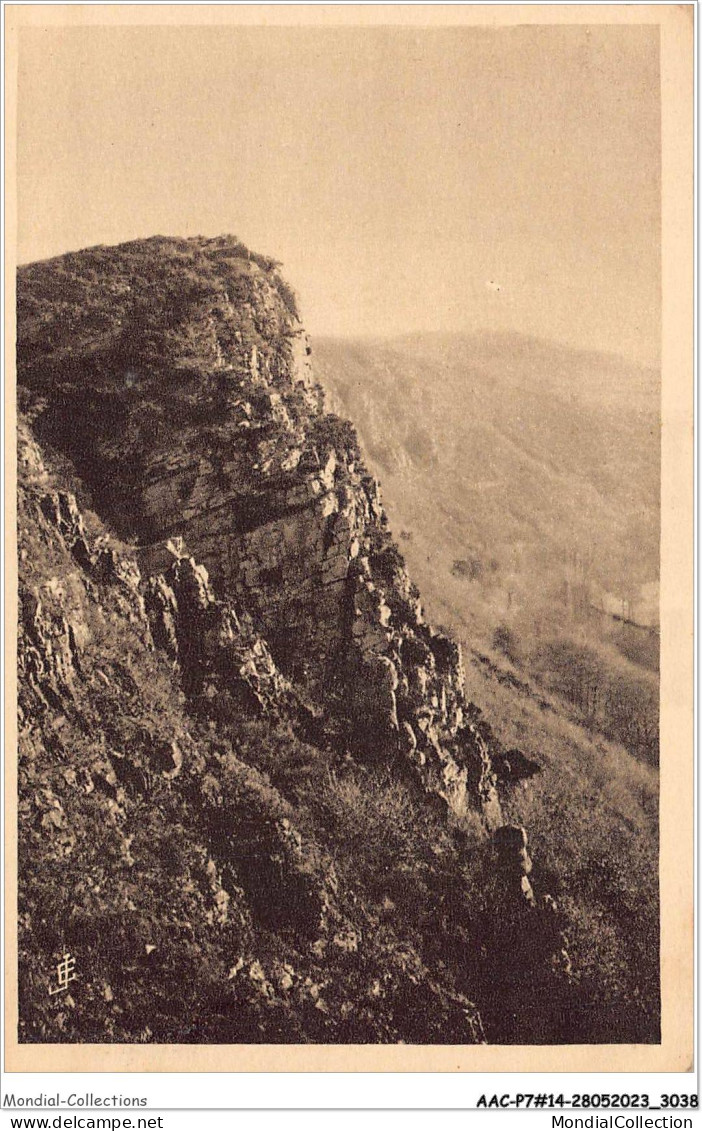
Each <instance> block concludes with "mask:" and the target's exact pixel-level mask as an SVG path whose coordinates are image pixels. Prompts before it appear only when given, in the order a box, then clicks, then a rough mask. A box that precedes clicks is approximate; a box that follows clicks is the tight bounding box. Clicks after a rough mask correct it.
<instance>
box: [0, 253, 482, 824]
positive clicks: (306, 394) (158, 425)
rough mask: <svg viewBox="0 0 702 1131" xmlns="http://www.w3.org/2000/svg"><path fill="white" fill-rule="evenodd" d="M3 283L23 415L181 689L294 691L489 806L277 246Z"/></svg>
mask: <svg viewBox="0 0 702 1131" xmlns="http://www.w3.org/2000/svg"><path fill="white" fill-rule="evenodd" d="M18 288H19V309H20V332H19V336H18V370H19V379H20V382H21V384H22V386H23V388H24V390H25V393H24V395H25V396H26V397H27V398H28V399H29V400H30V401H31V403H32V405H33V411H34V415H35V429H36V431H37V434H38V435H39V436H40V437H41V438H43V439H44V440H46V441H48V442H50V443H51V444H53V445H54V446H56V447H58V448H59V449H61V450H62V451H63V452H64V453H66V454H67V455H68V456H69V457H70V458H71V459H72V460H73V461H74V462H75V465H76V466H77V468H78V471H79V472H80V474H81V475H82V476H83V478H84V479H85V481H86V482H87V483H88V485H89V486H90V488H91V490H92V492H93V496H94V499H95V502H96V505H97V507H98V509H99V510H100V512H101V513H102V514H103V515H104V516H105V517H106V518H107V519H108V520H109V521H110V522H111V523H113V524H114V525H115V526H116V528H117V529H118V531H119V532H120V534H122V535H123V536H124V537H128V538H129V539H130V540H132V541H134V542H136V543H138V546H137V556H138V558H139V560H140V561H141V562H142V568H143V569H144V570H145V573H146V574H147V575H148V576H149V577H150V580H149V582H148V584H147V586H146V589H145V590H144V594H143V599H144V601H145V603H146V608H147V609H148V612H149V616H150V620H151V626H152V632H153V635H154V639H156V640H157V641H158V643H159V645H161V646H163V647H164V648H166V650H167V651H168V652H169V654H170V655H171V657H172V659H173V661H174V662H177V663H178V665H179V667H180V670H181V672H182V676H183V686H184V689H185V690H186V693H187V694H189V695H193V696H196V697H198V698H200V699H201V700H206V699H207V698H208V697H209V699H210V701H211V702H212V703H213V704H214V703H215V701H216V702H217V703H218V704H219V705H220V706H221V705H222V704H223V703H224V702H225V701H226V702H227V703H228V702H229V700H226V697H227V696H228V697H229V699H231V701H232V702H234V703H236V702H237V701H238V700H239V699H240V698H241V696H242V695H253V697H254V698H255V699H257V700H258V701H259V702H260V705H262V706H263V705H266V704H267V705H268V706H269V707H272V705H273V703H274V701H275V700H276V699H279V700H280V699H282V700H283V701H285V702H286V704H289V703H290V702H291V701H292V699H294V698H296V697H297V700H298V701H304V703H305V704H306V707H305V709H306V710H307V711H308V712H310V713H311V716H312V717H314V716H315V715H316V716H317V717H321V716H323V717H325V718H327V719H328V720H330V721H333V725H334V727H335V734H336V735H337V736H339V735H340V736H341V738H342V741H343V742H344V744H345V745H346V746H347V747H348V749H349V750H350V752H351V753H352V755H353V756H355V757H357V758H360V759H361V760H363V759H371V760H376V761H377V760H382V761H385V762H387V763H388V764H394V765H398V766H404V767H406V770H407V773H408V774H411V775H412V776H413V778H414V779H415V780H416V781H417V782H418V783H420V784H421V786H422V787H423V789H425V790H426V791H427V792H429V793H432V794H435V795H437V796H439V797H441V798H442V799H443V800H444V801H445V802H446V803H447V804H448V805H449V806H450V808H451V809H452V810H453V811H454V812H455V813H457V814H461V813H463V812H465V810H466V808H467V807H468V806H470V805H473V806H478V807H480V808H481V809H482V811H483V812H484V813H485V816H486V820H487V821H488V823H489V824H490V825H492V826H494V825H496V824H498V823H499V821H500V819H501V818H500V812H499V802H498V799H497V793H496V779H495V775H494V772H493V770H492V766H491V761H490V751H489V749H488V747H487V746H486V744H485V743H484V742H483V741H482V739H481V737H480V734H479V733H478V732H477V731H476V730H475V728H474V727H473V725H472V723H471V721H470V720H469V719H467V718H466V710H465V707H466V705H465V702H464V697H463V668H462V661H461V655H460V649H459V648H458V646H457V645H456V644H454V643H453V642H452V641H450V640H448V639H447V638H446V637H445V636H443V635H441V634H440V633H437V632H436V631H434V630H433V629H432V628H431V627H430V626H429V625H427V624H426V622H425V620H424V617H423V614H422V609H421V606H420V602H419V596H418V594H417V592H416V590H415V588H414V587H413V585H412V583H411V581H410V579H409V577H408V576H407V573H406V570H405V568H404V563H403V561H402V558H401V556H400V554H399V552H398V550H397V548H396V546H395V544H394V542H393V541H392V538H391V536H390V534H389V531H388V528H387V519H386V516H385V513H384V510H383V506H382V502H381V499H380V494H379V489H378V485H377V483H376V482H375V480H374V479H373V478H372V477H371V476H370V475H369V474H368V473H367V471H366V469H365V467H364V465H363V462H362V460H361V456H360V453H359V450H358V445H357V441H356V436H355V433H354V432H353V429H352V428H351V426H350V425H348V424H347V423H346V422H344V421H342V420H340V419H339V418H338V417H335V416H333V415H330V414H327V413H325V411H324V408H323V398H322V393H321V390H320V388H319V387H318V386H316V385H315V383H314V381H313V377H312V370H311V366H310V356H309V355H310V349H309V345H308V344H307V339H306V337H305V334H304V331H303V329H302V326H301V324H300V322H299V320H298V317H297V312H296V309H295V305H294V300H293V299H292V296H291V294H290V292H289V290H288V289H287V287H286V286H285V284H284V283H283V281H282V279H281V277H280V275H279V273H278V269H277V266H276V265H275V264H273V263H272V262H271V261H268V260H264V259H261V258H260V257H255V256H251V254H250V253H248V252H247V251H246V249H242V247H241V245H239V244H237V243H236V241H233V240H231V239H228V238H221V239H216V240H165V239H158V240H152V241H150V240H147V241H139V242H136V243H134V244H126V245H122V246H121V247H119V248H115V249H100V248H99V249H93V250H92V251H87V252H81V253H77V254H75V255H71V256H64V257H63V258H62V259H61V260H58V261H51V262H49V263H46V264H35V265H33V266H32V267H29V268H23V269H21V271H20V273H19V283H18ZM62 290H63V293H70V294H71V295H72V296H73V302H72V304H71V305H69V306H68V309H67V304H66V303H65V302H61V301H59V298H58V296H59V294H60V293H61V291H62ZM77 420H79V421H80V427H79V428H76V421H77ZM57 505H58V506H59V507H60V506H63V507H64V508H65V506H66V504H65V502H63V503H61V502H60V501H59V503H58V504H57ZM66 521H68V522H69V523H70V516H68V517H67V519H66ZM179 540H180V541H179ZM75 552H76V553H80V554H83V555H84V554H85V552H86V551H85V550H84V549H83V548H82V543H81V535H80V534H76V551H75ZM102 568H107V563H104V564H103V567H102ZM222 696H224V697H225V698H224V699H223V698H222Z"/></svg>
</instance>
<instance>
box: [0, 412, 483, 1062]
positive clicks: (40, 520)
mask: <svg viewBox="0 0 702 1131" xmlns="http://www.w3.org/2000/svg"><path fill="white" fill-rule="evenodd" d="M19 468H20V490H19V499H18V536H19V572H20V618H19V639H18V676H19V679H18V684H19V707H20V711H19V781H18V785H19V795H18V800H19V827H18V833H19V921H18V922H19V936H18V946H19V969H18V975H19V985H20V1023H19V1038H20V1040H22V1041H39V1042H50V1043H56V1042H65V1041H81V1042H84V1041H92V1042H115V1041H116V1042H121V1041H128V1042H138V1043H146V1042H160V1043H168V1042H172V1041H174V1040H176V1041H178V1042H183V1041H184V1042H186V1043H187V1042H188V1041H193V1040H195V1041H197V1042H198V1043H200V1042H202V1041H204V1042H214V1043H238V1042H241V1041H248V1042H264V1043H271V1042H276V1041H310V1040H316V1041H320V1042H326V1043H329V1042H344V1043H345V1042H348V1041H359V1042H369V1041H372V1042H378V1041H393V1042H395V1041H398V1040H409V1039H412V1038H413V1037H414V1036H416V1035H417V1034H418V1033H419V1035H421V1036H422V1037H428V1039H432V1040H439V1039H449V1040H454V1041H457V1042H459V1043H466V1042H467V1043H474V1042H481V1041H484V1039H485V1036H484V1033H483V1029H482V1023H481V1020H480V1016H479V1013H478V1010H477V1008H476V1007H475V1005H474V1004H473V1002H472V1000H471V999H470V998H469V997H467V996H466V995H465V994H464V993H462V992H461V990H460V989H459V988H457V987H456V985H455V980H454V979H453V978H452V977H450V976H448V977H447V976H446V974H442V975H441V976H440V977H438V978H437V977H434V976H433V975H432V974H431V972H430V970H429V969H428V967H427V966H426V964H425V963H424V962H423V961H422V958H421V955H420V953H419V952H418V949H417V947H416V945H415V944H414V943H409V942H407V941H405V939H404V937H403V936H402V935H401V934H399V935H398V933H397V932H396V931H395V929H393V926H392V925H391V924H384V925H383V926H382V928H380V927H379V923H378V917H377V914H376V913H375V911H374V909H373V906H372V904H371V903H367V902H366V900H365V899H361V898H359V895H358V894H357V890H356V889H357V885H354V887H352V888H351V887H350V885H349V883H348V878H347V876H345V875H340V874H339V873H338V870H337V867H336V864H335V863H334V862H333V861H332V859H331V857H330V855H329V852H328V851H327V850H326V848H325V847H324V844H323V843H320V842H319V841H320V840H322V841H323V839H324V838H323V837H320V835H319V833H320V830H316V829H315V828H314V827H313V824H312V822H311V820H310V818H309V816H308V815H307V814H306V813H305V810H304V807H298V810H297V811H296V810H295V809H294V808H293V806H292V805H291V804H290V802H289V801H288V800H286V798H285V797H283V795H282V794H281V793H280V792H279V791H278V789H276V788H275V786H273V785H272V783H271V781H270V780H269V778H268V777H267V775H266V774H264V773H262V772H260V771H259V770H257V769H256V767H255V766H254V765H252V764H251V763H250V762H246V761H244V760H243V759H242V757H240V756H239V754H238V753H237V752H236V750H235V749H234V746H233V743H232V738H236V742H237V745H238V747H241V749H242V751H243V752H247V748H246V743H247V742H251V743H252V744H253V746H254V748H255V750H256V752H257V753H258V754H259V755H260V753H261V751H262V750H265V749H268V750H271V751H275V753H276V754H277V753H278V752H279V750H281V751H282V749H283V748H284V746H285V744H286V743H287V744H288V746H290V745H291V744H292V748H293V750H294V751H295V752H296V755H297V756H298V757H302V756H310V753H311V752H312V753H314V752H313V751H312V748H307V747H303V746H302V745H300V744H297V743H296V741H295V740H294V739H293V738H291V737H290V734H289V733H288V732H287V731H286V730H285V728H284V727H283V726H282V725H281V727H280V729H279V730H276V729H275V719H276V718H281V719H282V718H283V716H284V717H285V719H286V720H287V721H289V720H290V719H294V718H295V717H296V714H295V712H298V715H299V717H302V714H303V711H304V704H302V703H300V702H299V701H298V699H297V698H296V697H295V695H294V692H293V691H292V690H291V688H290V684H289V682H288V681H287V680H286V679H285V677H284V676H282V675H281V673H280V672H279V671H278V669H277V668H276V666H275V664H274V662H273V660H272V657H271V655H270V652H269V651H268V650H267V647H266V645H265V643H264V642H263V640H262V639H261V638H260V636H258V635H257V634H256V632H255V630H254V628H253V627H252V622H251V618H250V617H248V615H247V614H245V613H244V612H242V611H239V612H237V611H236V610H235V609H234V607H233V606H232V605H231V604H227V603H226V602H224V601H221V600H220V599H219V598H217V597H216V596H215V595H214V593H213V590H212V587H211V585H210V582H209V579H208V577H207V572H206V570H205V569H204V567H202V566H199V565H197V564H196V563H195V562H194V561H193V560H192V558H190V557H189V556H188V555H187V554H186V553H185V551H184V549H183V546H182V545H179V544H178V543H173V544H172V545H171V546H164V547H161V548H160V549H159V551H158V554H156V555H155V556H154V554H152V555H151V565H152V567H153V568H156V567H158V569H159V570H160V571H161V572H159V573H155V574H149V573H146V574H144V573H142V569H143V568H144V564H145V563H144V561H143V560H142V562H141V568H140V566H139V564H138V562H137V560H136V558H135V556H134V554H133V553H132V551H131V549H130V548H129V547H126V546H125V545H123V544H120V543H119V542H118V541H117V540H115V539H114V537H112V536H111V535H110V534H109V533H108V532H107V531H106V530H105V528H104V526H103V525H102V524H101V523H100V522H99V520H97V519H96V518H95V516H94V515H90V514H89V513H88V512H85V511H84V508H83V506H82V505H81V504H80V503H79V502H78V501H77V499H76V496H75V494H74V493H73V492H72V491H70V490H67V489H65V488H64V487H60V486H59V485H58V484H57V482H56V478H55V475H54V474H53V473H51V472H50V471H49V470H47V466H46V464H45V462H44V459H43V457H42V454H41V451H40V449H39V447H38V446H37V444H36V443H35V442H34V441H33V439H32V438H31V436H30V435H29V434H28V432H27V431H26V429H25V428H24V427H23V426H21V427H20V434H19ZM138 556H139V557H142V559H143V555H141V554H140V555H138ZM181 687H184V688H186V689H187V690H186V694H183V692H182V691H181V690H179V688H181ZM235 692H236V693H237V694H238V699H236V701H235V698H234V696H235ZM200 704H201V705H202V711H200V710H199V709H198V706H199V705H200ZM286 705H287V707H286ZM186 706H187V708H188V709H187V711H186ZM219 716H221V717H222V718H223V719H225V718H226V720H227V724H228V725H227V727H225V726H224V725H222V727H218V726H217V725H216V722H215V719H216V718H218V717H219ZM252 719H258V720H260V722H259V723H257V724H255V725H254V724H252V723H247V720H252ZM249 725H252V726H253V727H254V729H253V730H252V731H251V736H250V737H249V738H247V736H248V735H249V731H248V730H247V726H249ZM226 734H229V735H230V736H231V738H227V737H226V736H225V735H226ZM321 831H322V832H323V831H324V829H323V827H322V829H321ZM342 862H343V861H342ZM66 952H70V953H71V954H72V955H73V956H74V958H75V960H76V963H77V969H78V972H79V977H80V981H79V982H77V983H76V988H75V989H74V992H73V993H67V994H59V995H56V996H52V995H51V994H50V993H49V991H50V990H52V989H54V988H55V987H54V985H53V982H52V978H53V975H54V972H55V962H56V961H58V957H57V956H59V957H60V956H61V955H62V954H64V953H66ZM420 1030H421V1033H420Z"/></svg>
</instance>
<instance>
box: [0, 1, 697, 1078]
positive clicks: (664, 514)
mask: <svg viewBox="0 0 702 1131" xmlns="http://www.w3.org/2000/svg"><path fill="white" fill-rule="evenodd" d="M693 13H694V5H692V4H681V5H672V4H671V5H668V4H663V5H656V6H654V5H640V6H639V5H635V4H630V5H589V6H583V5H575V4H573V5H570V4H553V5H534V6H531V5H516V4H515V5H511V4H510V5H481V6H471V5H465V4H459V5H452V6H448V5H446V6H444V5H438V4H437V5H435V4H419V5H402V4H394V5H363V6H361V5H353V4H348V5H346V4H344V5H338V6H331V5H329V6H327V5H324V6H316V5H287V4H286V5H282V4H281V5H262V4H251V5H221V6H219V5H217V6H215V5H202V6H198V5H183V6H177V5H124V6H123V5H117V4H114V5H99V4H91V5H75V6H68V5H29V6H25V7H20V6H18V5H7V6H6V7H5V20H6V39H5V43H6V58H5V75H6V80H5V81H6V89H5V128H6V142H5V149H6V153H5V225H6V226H5V239H6V244H5V246H6V258H5V272H6V274H5V279H6V292H5V293H6V310H5V327H6V338H5V342H6V353H5V422H6V423H5V427H6V434H5V489H6V494H5V499H6V502H5V514H4V533H5V579H6V593H5V600H6V604H5V608H6V635H5V642H6V654H5V673H6V676H5V689H4V692H5V708H6V711H5V719H6V723H5V810H6V812H5V826H4V827H5V849H6V865H5V868H6V875H5V891H6V917H5V947H6V950H5V954H6V968H5V971H4V975H5V991H6V993H5V1065H4V1067H5V1070H6V1071H12V1072H129V1071H139V1072H144V1071H150V1072H224V1071H228V1072H231V1071H239V1072H244V1071H246V1072H257V1071H258V1072H269V1071H285V1072H305V1071H337V1072H338V1071H344V1072H348V1071H366V1072H367V1071H384V1072H415V1071H421V1072H466V1071H467V1072H499V1071H509V1072H529V1071H540V1072H576V1071H586V1072H635V1071H641V1072H666V1071H667V1072H673V1071H675V1072H685V1071H692V1056H693V861H694V846H693V743H694V735H693V379H694V375H693V18H694V17H693ZM569 23H570V24H580V25H585V24H590V25H595V24H598V25H601V24H618V25H621V24H648V25H658V26H659V29H660V51H661V60H660V62H661V103H662V242H663V263H662V298H663V318H662V332H663V340H662V482H661V491H662V499H661V501H662V509H661V794H660V797H661V816H660V833H661V856H660V885H661V985H662V1042H661V1044H660V1045H637V1046H634V1045H629V1046H627V1045H611V1046H609V1045H606V1046H605V1045H599V1046H550V1047H528V1046H477V1047H476V1046H468V1047H461V1046H437V1045H430V1046H416V1047H413V1046H378V1045H370V1046H336V1045H329V1046H326V1045H325V1046H322V1045H287V1046H286V1045H275V1046H266V1045H243V1046H241V1045H240V1046H233V1045H232V1046H213V1045H205V1046H194V1045H173V1046H144V1045H37V1044H24V1045H19V1044H17V1040H16V1032H17V976H16V959H17V951H16V907H17V905H16V893H17V868H16V831H15V830H16V817H17V797H16V757H17V731H16V722H15V718H16V711H15V707H16V632H17V628H16V613H17V595H16V587H17V563H16V534H15V493H16V479H15V455H16V451H15V428H16V419H15V384H14V349H15V337H14V291H15V268H16V262H17V259H16V231H17V215H18V204H19V205H21V202H18V200H17V192H16V182H15V175H16V116H17V105H18V97H19V98H21V97H22V92H21V91H18V90H17V61H18V37H19V36H20V35H21V29H22V28H23V27H29V26H31V27H41V28H45V29H47V33H48V34H50V32H51V29H53V28H56V29H58V28H61V27H67V26H71V27H85V26H98V25H104V26H127V25H129V26H132V27H134V26H143V27H146V26H154V25H159V26H163V25H170V26H172V25H179V26H192V27H197V26H200V27H203V26H208V27H212V26H220V25H229V26H231V25H242V26H243V25H248V26H301V25H310V26H311V25H315V26H325V27H332V26H351V27H363V26H372V25H395V26H414V27H429V26H433V27H437V26H441V27H451V26H467V25H469V26H494V27H497V26H503V25H512V26H514V25H517V24H531V25H551V24H569ZM76 176H77V177H79V176H80V170H79V169H77V170H76ZM44 206H45V207H46V208H50V207H51V201H50V200H47V201H45V202H44ZM23 219H24V222H25V223H26V217H25V218H23Z"/></svg>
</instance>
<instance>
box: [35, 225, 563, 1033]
mask: <svg viewBox="0 0 702 1131" xmlns="http://www.w3.org/2000/svg"><path fill="white" fill-rule="evenodd" d="M18 383H19V400H20V409H21V414H20V416H21V421H22V423H21V426H20V434H19V546H20V560H19V574H20V622H19V686H20V698H19V708H20V723H19V726H20V781H19V787H20V819H21V820H20V860H19V875H20V909H21V910H20V982H21V995H20V996H21V1001H20V1015H21V1018H20V1033H21V1038H22V1039H24V1040H32V1041H47V1040H48V1041H65V1040H96V1041H99V1040H108V1041H109V1040H113V1041H135V1040H136V1041H153V1040H155V1041H166V1042H167V1041H174V1040H175V1041H188V1040H195V1041H218V1042H225V1043H230V1042H236V1041H298V1040H313V1041H314V1040H316V1041H322V1042H332V1041H343V1042H355V1041H360V1042H377V1041H411V1042H415V1043H427V1042H433V1041H436V1042H440V1043H451V1042H456V1043H461V1044H464V1043H472V1042H475V1041H482V1040H484V1039H485V1038H486V1036H487V1039H490V1040H495V1041H500V1040H501V1041H520V1042H529V1041H530V1040H531V1039H534V1040H542V1041H543V1040H558V1039H560V1035H561V1033H562V1031H563V1026H564V1024H566V1022H565V1021H564V1018H568V1016H569V1013H570V1012H572V1009H571V1005H572V1001H571V998H572V992H573V978H572V976H571V968H570V960H569V958H568V954H567V951H566V950H565V945H566V938H565V935H564V930H565V923H564V920H563V919H562V917H561V914H560V912H557V910H556V906H555V904H554V903H553V901H552V900H549V899H548V898H546V899H541V900H539V899H537V898H536V896H535V895H534V892H533V891H532V887H531V882H530V879H529V878H528V877H529V875H530V873H531V868H532V863H531V860H530V858H529V854H528V851H527V845H526V836H525V834H524V831H523V830H522V829H521V828H518V827H513V826H510V825H505V824H504V822H503V818H502V814H501V809H500V802H499V800H498V796H497V789H496V781H497V777H496V772H495V767H497V768H498V770H499V772H500V780H501V781H502V780H503V779H504V777H505V773H506V771H505V770H504V766H505V765H508V760H505V758H504V752H503V751H500V750H499V749H497V747H496V744H495V743H494V741H493V739H492V736H491V733H490V730H489V728H488V727H487V726H486V725H485V723H484V721H483V720H481V718H480V713H479V712H478V711H477V710H476V709H475V708H474V707H472V705H471V704H469V703H467V702H466V701H465V698H464V692H463V671H462V663H461V655H460V650H459V648H458V647H457V645H456V644H454V643H453V642H452V641H451V640H449V639H448V638H447V637H445V636H444V635H442V634H441V633H439V632H436V631H435V630H434V629H432V628H431V626H430V625H428V624H427V623H426V621H425V619H424V616H423V613H422V608H421V604H420V600H419V594H418V593H417V591H416V589H415V588H414V586H413V585H412V583H411V581H410V579H409V577H408V575H407V573H406V570H405V567H404V563H403V561H402V558H401V556H400V554H399V552H398V550H397V547H396V546H395V544H394V542H393V540H392V537H391V535H390V532H389V530H388V524H387V519H386V516H385V513H384V511H383V507H382V503H381V500H380V496H379V490H378V485H377V483H376V482H375V481H374V479H373V478H372V477H371V476H370V475H369V474H368V473H367V471H366V469H365V467H364V465H363V461H362V459H361V456H360V453H359V450H358V445H357V442H356V437H355V433H354V431H353V429H352V427H351V426H350V425H349V424H348V423H347V422H345V421H343V420H340V419H339V418H338V417H335V416H333V415H330V414H327V413H325V411H324V407H323V396H322V391H321V389H320V388H319V387H318V386H317V385H316V384H315V383H314V380H313V378H312V374H311V370H310V360H309V347H308V345H307V342H306V338H305V336H304V332H303V330H302V327H301V325H300V323H299V320H298V317H297V312H296V309H295V302H294V297H293V296H292V294H291V292H290V291H289V290H288V288H287V286H286V284H285V283H284V281H283V280H282V279H281V277H280V275H279V273H278V269H277V266H276V265H275V264H274V263H273V262H272V261H270V260H266V259H264V258H262V257H257V256H253V255H251V253H249V252H248V251H247V250H246V249H245V248H243V247H242V246H241V245H240V244H237V243H236V241H233V240H231V239H227V238H222V239H216V240H164V239H154V240H146V241H139V242H137V243H134V244H126V245H123V246H122V247H119V248H113V249H102V248H99V249H94V250H90V251H86V252H81V253H78V254H75V255H68V256H64V257H62V258H61V259H58V260H53V261H50V262H47V263H42V264H35V265H33V266H31V267H26V268H23V269H21V271H20V273H19V280H18ZM91 507H93V508H94V511H96V512H97V513H94V511H93V510H92V509H91ZM493 759H494V765H493ZM500 767H502V769H500ZM67 951H70V952H71V953H72V954H73V955H75V956H76V957H77V959H78V960H79V964H80V965H81V967H82V969H83V971H84V973H83V975H82V977H83V983H82V986H81V995H80V1001H79V1000H78V996H77V994H74V995H66V996H65V997H64V996H62V995H58V996H57V997H53V996H51V995H50V994H49V993H48V988H49V982H50V978H51V970H52V956H53V961H55V960H56V956H59V957H60V956H61V955H62V954H64V953H66V952H67ZM184 1017H186V1018H188V1019H189V1020H188V1021H187V1024H186V1023H185V1022H184V1020H183V1018H184ZM568 1031H569V1033H572V1032H573V1031H574V1030H573V1029H572V1026H571V1028H570V1029H569V1030H568Z"/></svg>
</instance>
